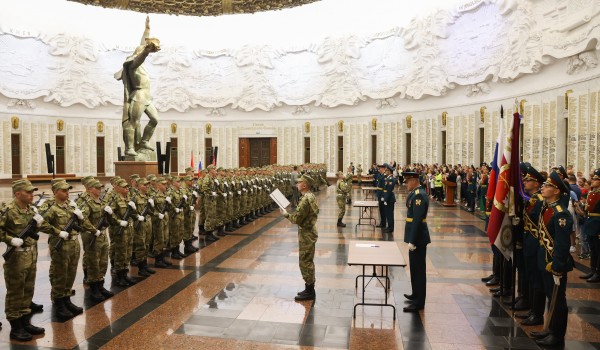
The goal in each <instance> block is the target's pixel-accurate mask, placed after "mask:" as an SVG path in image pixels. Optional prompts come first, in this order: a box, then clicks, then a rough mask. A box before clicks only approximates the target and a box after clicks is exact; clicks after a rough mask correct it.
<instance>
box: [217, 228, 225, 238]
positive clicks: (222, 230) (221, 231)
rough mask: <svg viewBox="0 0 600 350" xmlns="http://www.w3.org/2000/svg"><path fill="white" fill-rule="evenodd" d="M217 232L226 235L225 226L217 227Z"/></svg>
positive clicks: (222, 235)
mask: <svg viewBox="0 0 600 350" xmlns="http://www.w3.org/2000/svg"><path fill="white" fill-rule="evenodd" d="M217 234H218V235H219V236H221V237H225V236H227V233H225V226H221V227H219V232H218V233H217Z"/></svg>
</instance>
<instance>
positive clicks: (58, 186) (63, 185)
mask: <svg viewBox="0 0 600 350" xmlns="http://www.w3.org/2000/svg"><path fill="white" fill-rule="evenodd" d="M72 188H73V186H71V185H69V184H68V183H67V182H66V181H64V180H63V181H57V182H55V183H53V184H52V191H58V190H70V189H72Z"/></svg>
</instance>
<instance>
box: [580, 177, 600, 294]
mask: <svg viewBox="0 0 600 350" xmlns="http://www.w3.org/2000/svg"><path fill="white" fill-rule="evenodd" d="M584 210H585V214H586V217H587V218H586V219H585V223H584V224H583V234H584V235H586V236H587V239H588V243H589V245H590V252H591V257H590V269H591V272H590V273H589V274H586V275H582V276H581V278H583V279H586V280H587V281H588V282H591V283H598V282H600V257H599V255H600V168H598V169H596V170H594V174H593V176H592V186H591V191H590V192H589V193H588V196H587V200H586V202H585V209H584Z"/></svg>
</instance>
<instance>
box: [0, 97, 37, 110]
mask: <svg viewBox="0 0 600 350" xmlns="http://www.w3.org/2000/svg"><path fill="white" fill-rule="evenodd" d="M6 106H7V107H14V108H29V109H35V103H34V102H33V101H30V100H23V99H18V98H11V99H10V100H8V103H7V104H6Z"/></svg>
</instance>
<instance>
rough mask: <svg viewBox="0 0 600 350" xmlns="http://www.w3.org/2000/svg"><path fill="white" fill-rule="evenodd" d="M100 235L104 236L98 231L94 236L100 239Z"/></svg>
mask: <svg viewBox="0 0 600 350" xmlns="http://www.w3.org/2000/svg"><path fill="white" fill-rule="evenodd" d="M100 234H102V232H100V230H96V233H95V234H94V235H95V236H96V237H100Z"/></svg>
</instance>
